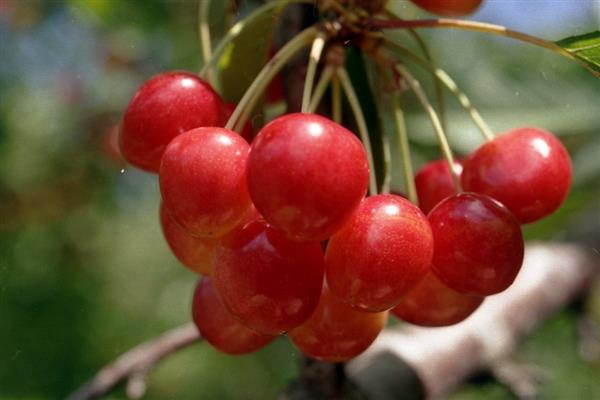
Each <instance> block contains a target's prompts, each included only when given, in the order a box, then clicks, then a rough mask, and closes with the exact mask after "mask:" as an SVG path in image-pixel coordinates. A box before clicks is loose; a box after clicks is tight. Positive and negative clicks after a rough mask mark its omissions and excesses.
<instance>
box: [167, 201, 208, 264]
mask: <svg viewBox="0 0 600 400" xmlns="http://www.w3.org/2000/svg"><path fill="white" fill-rule="evenodd" d="M160 225H161V228H162V232H163V235H164V237H165V240H166V241H167V244H168V245H169V248H170V249H171V251H172V252H173V254H174V255H175V257H177V259H178V260H179V261H180V262H181V263H182V264H183V265H185V266H186V267H188V268H189V269H191V270H192V271H194V272H196V273H199V274H202V275H210V274H211V273H212V255H213V251H214V248H215V246H216V245H217V241H216V240H214V239H203V238H198V237H195V236H192V235H191V234H190V233H189V232H188V231H186V230H185V229H183V228H182V227H181V226H180V225H179V224H178V223H177V222H176V221H175V220H174V219H173V217H171V215H170V214H169V211H168V210H167V209H166V207H165V206H164V204H161V205H160Z"/></svg>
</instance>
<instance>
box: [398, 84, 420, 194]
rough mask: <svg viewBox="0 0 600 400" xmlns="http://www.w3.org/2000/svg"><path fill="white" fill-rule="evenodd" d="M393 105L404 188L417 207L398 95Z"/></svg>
mask: <svg viewBox="0 0 600 400" xmlns="http://www.w3.org/2000/svg"><path fill="white" fill-rule="evenodd" d="M393 104H394V122H395V124H396V133H397V135H398V145H399V148H400V156H401V158H402V174H403V175H404V187H405V188H406V192H407V193H406V194H407V196H408V199H409V200H410V201H411V202H412V203H413V204H416V205H418V202H419V200H418V197H417V189H416V187H415V175H414V171H413V167H412V159H411V155H410V146H409V144H408V133H407V132H406V120H405V119H404V112H403V111H402V108H401V107H400V101H399V100H398V95H397V94H394V95H393Z"/></svg>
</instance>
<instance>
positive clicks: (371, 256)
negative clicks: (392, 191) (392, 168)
mask: <svg viewBox="0 0 600 400" xmlns="http://www.w3.org/2000/svg"><path fill="white" fill-rule="evenodd" d="M432 255H433V236H432V234H431V228H430V227H429V223H428V221H427V218H426V217H425V215H424V214H423V213H422V212H421V210H419V209H418V208H417V207H416V206H415V205H413V204H412V203H411V202H409V201H408V200H406V199H404V198H402V197H399V196H395V195H377V196H372V197H367V198H366V199H365V200H364V201H363V202H362V203H361V204H360V206H359V207H358V209H357V210H356V212H355V213H354V215H353V216H352V218H351V220H350V221H349V222H348V223H347V224H346V225H344V227H343V228H342V229H341V230H340V231H339V232H337V233H336V234H335V235H333V236H332V237H331V239H330V240H329V244H328V245H327V253H326V256H325V275H326V278H327V284H328V286H329V289H331V292H332V293H333V294H335V295H336V296H338V297H339V298H340V299H342V300H343V301H345V302H347V303H349V304H350V305H352V306H354V307H357V308H359V309H362V310H366V311H371V312H377V311H384V310H388V309H390V308H392V307H394V306H395V305H396V304H398V302H399V301H400V298H401V297H402V296H403V295H405V294H406V293H407V292H408V291H409V290H411V289H412V288H413V287H414V286H415V285H416V284H417V282H418V281H419V280H420V279H421V278H422V277H423V276H425V274H426V273H427V271H428V269H429V266H430V265H431V258H432Z"/></svg>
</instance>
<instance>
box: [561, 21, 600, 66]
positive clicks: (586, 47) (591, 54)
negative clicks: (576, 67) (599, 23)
mask: <svg viewBox="0 0 600 400" xmlns="http://www.w3.org/2000/svg"><path fill="white" fill-rule="evenodd" d="M556 44H557V45H559V46H560V47H562V48H564V49H565V50H567V51H568V52H569V53H571V54H572V55H573V56H574V57H575V58H576V59H577V60H579V61H580V62H582V63H583V64H584V65H585V66H586V67H587V68H589V69H590V70H591V71H592V72H593V73H594V74H595V75H596V76H597V77H599V78H600V31H595V32H589V33H586V34H583V35H578V36H571V37H568V38H565V39H562V40H559V41H558V42H556Z"/></svg>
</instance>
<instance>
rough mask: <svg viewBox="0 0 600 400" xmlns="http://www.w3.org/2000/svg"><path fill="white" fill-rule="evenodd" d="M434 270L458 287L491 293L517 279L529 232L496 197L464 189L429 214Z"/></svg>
mask: <svg viewBox="0 0 600 400" xmlns="http://www.w3.org/2000/svg"><path fill="white" fill-rule="evenodd" d="M428 218H429V222H430V223H431V230H432V231H433V239H434V251H433V267H432V269H433V272H434V273H435V274H436V275H437V276H438V278H440V279H441V280H442V282H444V283H445V284H446V285H448V286H449V287H451V288H452V289H454V290H456V291H458V292H460V293H465V294H471V295H476V296H488V295H491V294H494V293H499V292H501V291H503V290H504V289H506V288H507V287H509V286H510V285H511V283H512V282H513V281H514V280H515V277H516V276H517V273H518V272H519V270H520V269H521V264H522V262H523V247H524V246H523V235H522V233H521V226H520V225H519V221H517V219H516V218H515V216H514V215H512V213H511V212H510V211H509V210H508V209H507V208H506V207H504V206H503V205H502V204H500V203H499V202H497V201H496V200H494V199H492V198H491V197H488V196H485V195H482V194H478V193H460V194H456V195H454V196H452V197H448V198H447V199H445V200H443V201H442V202H441V203H440V204H438V205H437V206H436V207H435V208H434V209H433V210H431V212H430V213H429V215H428Z"/></svg>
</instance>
